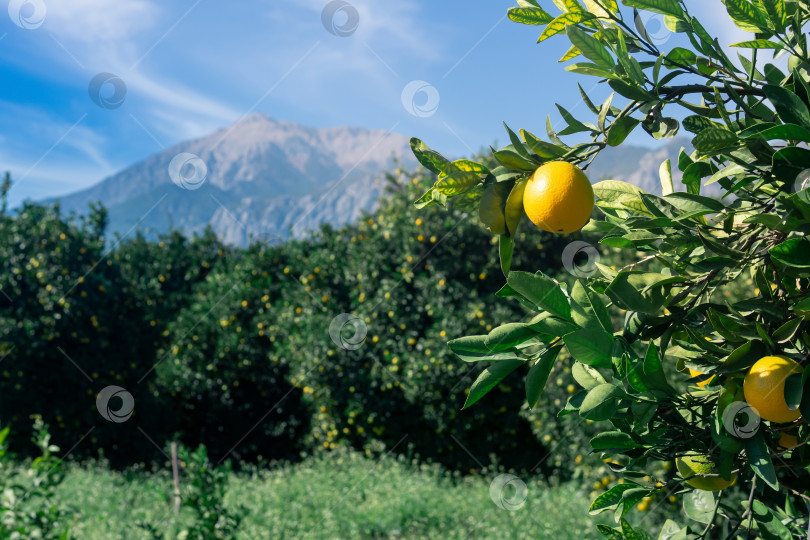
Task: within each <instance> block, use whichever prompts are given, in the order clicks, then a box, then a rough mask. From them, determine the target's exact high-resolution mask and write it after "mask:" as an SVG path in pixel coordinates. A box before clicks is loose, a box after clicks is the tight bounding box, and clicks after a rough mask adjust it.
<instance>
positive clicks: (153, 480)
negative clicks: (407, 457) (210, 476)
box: [57, 453, 601, 540]
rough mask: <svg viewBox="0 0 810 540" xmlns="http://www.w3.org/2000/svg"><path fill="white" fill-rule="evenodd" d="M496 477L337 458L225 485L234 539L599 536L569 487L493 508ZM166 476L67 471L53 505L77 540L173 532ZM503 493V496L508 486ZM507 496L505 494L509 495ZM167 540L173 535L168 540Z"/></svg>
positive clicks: (581, 496)
mask: <svg viewBox="0 0 810 540" xmlns="http://www.w3.org/2000/svg"><path fill="white" fill-rule="evenodd" d="M491 480H492V477H481V476H469V477H463V478H462V477H458V476H456V477H452V476H449V475H447V474H445V473H442V472H441V471H440V470H438V469H437V468H434V467H431V466H424V465H422V466H420V465H416V464H411V463H408V462H406V461H404V460H401V459H400V460H398V459H394V458H390V457H389V458H384V459H382V460H376V461H375V460H370V459H367V458H364V457H362V456H360V455H358V454H349V453H333V454H331V455H328V456H322V457H313V458H310V459H308V460H306V461H304V462H303V463H299V464H296V465H290V466H283V467H279V468H275V469H272V470H257V471H255V472H252V473H251V472H243V473H239V474H234V475H232V477H231V480H230V485H229V491H228V496H227V499H226V501H227V504H228V506H229V507H230V508H237V507H238V505H241V506H243V510H242V511H241V512H240V514H241V515H242V516H243V522H242V525H241V528H240V534H239V538H245V539H248V538H250V539H253V538H442V539H445V538H447V539H452V538H535V539H536V538H555V539H561V540H563V539H567V538H572V539H573V538H576V539H580V540H582V539H586V538H601V535H599V534H598V533H597V531H596V529H595V527H594V523H593V521H592V520H591V519H590V518H588V517H587V515H588V513H587V508H588V504H589V501H588V499H587V494H585V493H583V489H581V488H580V487H578V486H575V485H573V484H568V485H562V486H548V485H545V484H543V483H541V482H540V481H538V480H535V479H531V480H527V482H526V484H527V485H528V496H527V499H526V501H525V505H524V506H523V507H522V508H520V509H519V510H516V511H509V510H504V509H502V508H499V507H498V506H496V505H495V504H494V503H493V501H492V500H491V499H490V496H489V486H490V482H491ZM170 484H171V482H170V478H169V475H168V474H167V473H164V472H160V473H157V474H154V473H146V472H143V471H138V472H129V473H120V472H114V471H110V470H108V469H105V468H102V467H98V466H72V467H71V468H70V469H69V472H68V474H67V477H66V479H65V481H64V483H63V484H62V485H60V486H59V488H58V490H57V493H58V497H59V498H60V499H62V500H63V501H65V502H68V503H69V504H71V505H72V506H73V508H74V509H75V510H76V515H75V517H74V524H73V530H72V533H73V538H82V539H88V540H94V539H105V540H108V539H127V540H130V539H137V538H149V536H148V535H147V534H146V533H145V532H144V531H143V530H142V529H139V528H138V527H137V522H138V521H141V520H146V521H148V522H151V523H153V524H156V525H159V526H160V527H162V528H161V530H168V528H169V527H171V526H174V534H175V535H176V533H177V531H178V530H182V528H183V524H184V523H188V520H189V519H190V517H191V516H190V514H189V513H188V510H187V509H183V510H182V511H181V514H180V516H179V517H178V518H176V521H175V518H174V516H173V514H172V512H171V507H170V504H169V502H167V501H168V499H167V495H168V493H169V490H170ZM507 489H509V488H507ZM506 495H507V497H510V496H511V492H507V494H506ZM172 537H173V538H174V537H176V536H172Z"/></svg>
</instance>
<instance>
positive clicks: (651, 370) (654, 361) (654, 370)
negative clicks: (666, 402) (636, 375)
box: [642, 341, 674, 394]
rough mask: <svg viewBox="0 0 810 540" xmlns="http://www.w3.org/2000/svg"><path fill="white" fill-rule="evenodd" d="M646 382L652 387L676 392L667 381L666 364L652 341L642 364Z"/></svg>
mask: <svg viewBox="0 0 810 540" xmlns="http://www.w3.org/2000/svg"><path fill="white" fill-rule="evenodd" d="M642 373H643V378H644V382H645V383H646V384H647V385H648V386H650V387H651V388H654V389H658V390H663V391H664V392H667V393H669V394H672V393H674V390H673V388H672V387H671V386H670V385H669V382H667V377H666V374H665V373H664V366H663V365H661V358H660V356H659V354H658V347H657V346H656V345H655V343H653V342H652V341H650V344H649V346H648V347H647V352H646V353H645V355H644V364H643V366H642Z"/></svg>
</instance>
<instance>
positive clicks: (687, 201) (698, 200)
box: [664, 191, 726, 213]
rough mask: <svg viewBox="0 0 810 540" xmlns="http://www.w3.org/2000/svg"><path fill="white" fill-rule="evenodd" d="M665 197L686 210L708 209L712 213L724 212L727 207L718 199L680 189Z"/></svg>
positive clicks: (669, 201) (675, 205)
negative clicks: (684, 191)
mask: <svg viewBox="0 0 810 540" xmlns="http://www.w3.org/2000/svg"><path fill="white" fill-rule="evenodd" d="M664 199H666V201H667V202H668V203H670V204H672V206H674V207H676V208H678V209H679V210H683V211H684V212H696V211H706V212H710V213H711V212H722V211H723V210H725V209H726V205H725V204H723V203H722V202H720V201H718V200H717V199H712V198H711V197H704V196H702V195H693V194H692V193H683V192H680V191H679V192H677V193H672V194H670V195H667V196H666V197H664Z"/></svg>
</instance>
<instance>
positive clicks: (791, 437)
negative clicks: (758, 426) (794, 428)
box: [776, 431, 799, 450]
mask: <svg viewBox="0 0 810 540" xmlns="http://www.w3.org/2000/svg"><path fill="white" fill-rule="evenodd" d="M776 444H777V446H779V448H782V449H784V450H789V449H791V448H793V447H794V446H798V444H799V439H798V438H797V437H796V434H795V433H788V432H787V431H783V432H782V436H781V437H779V442H777V443H776Z"/></svg>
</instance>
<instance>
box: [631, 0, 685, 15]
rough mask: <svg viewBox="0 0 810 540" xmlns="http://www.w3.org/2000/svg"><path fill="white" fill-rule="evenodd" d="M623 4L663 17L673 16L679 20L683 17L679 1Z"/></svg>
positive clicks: (640, 0)
mask: <svg viewBox="0 0 810 540" xmlns="http://www.w3.org/2000/svg"><path fill="white" fill-rule="evenodd" d="M622 3H623V4H624V5H625V6H627V7H632V8H636V9H643V10H646V11H652V12H653V13H660V14H661V15H672V16H673V17H677V18H680V17H681V16H682V15H683V10H682V9H681V6H680V4H678V0H623V1H622Z"/></svg>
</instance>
